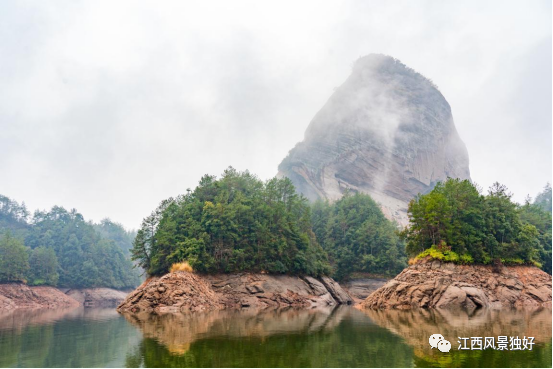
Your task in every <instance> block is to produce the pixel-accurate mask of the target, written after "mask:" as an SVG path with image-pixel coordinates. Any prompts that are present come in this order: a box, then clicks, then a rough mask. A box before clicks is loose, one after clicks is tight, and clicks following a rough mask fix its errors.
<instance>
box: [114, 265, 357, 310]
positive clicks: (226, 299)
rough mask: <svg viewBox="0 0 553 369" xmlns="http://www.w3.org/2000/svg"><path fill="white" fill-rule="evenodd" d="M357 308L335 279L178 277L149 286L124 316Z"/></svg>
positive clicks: (150, 282)
mask: <svg viewBox="0 0 553 369" xmlns="http://www.w3.org/2000/svg"><path fill="white" fill-rule="evenodd" d="M327 286H329V287H327ZM351 303H352V299H351V298H350V297H349V295H348V294H347V292H345V291H344V290H343V289H342V288H341V287H340V286H339V285H338V284H337V283H336V282H335V281H333V280H332V279H330V278H324V279H322V280H318V279H315V278H311V277H306V278H304V279H302V278H299V277H292V276H286V275H268V274H250V273H244V274H218V275H197V274H193V273H187V272H176V273H169V274H166V275H164V276H163V277H153V278H150V279H148V280H147V281H145V282H144V283H143V284H142V285H141V286H140V287H138V288H137V289H136V290H135V291H134V292H132V293H131V294H130V295H129V296H128V297H127V298H126V300H125V301H124V302H123V303H122V304H121V305H120V306H119V307H118V311H120V312H133V313H138V312H156V313H166V312H179V311H180V312H187V311H210V310H220V309H227V308H230V309H237V308H243V307H252V308H268V307H315V306H318V307H323V306H333V305H337V304H351Z"/></svg>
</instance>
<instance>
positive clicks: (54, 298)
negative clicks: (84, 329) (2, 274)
mask: <svg viewBox="0 0 553 369" xmlns="http://www.w3.org/2000/svg"><path fill="white" fill-rule="evenodd" d="M80 305H81V304H80V303H79V302H78V301H77V300H75V299H73V298H71V297H69V296H67V295H66V294H64V293H63V292H61V291H60V290H58V289H57V288H54V287H46V286H40V287H29V286H27V285H25V284H22V283H7V284H0V310H15V309H35V308H68V307H77V306H80Z"/></svg>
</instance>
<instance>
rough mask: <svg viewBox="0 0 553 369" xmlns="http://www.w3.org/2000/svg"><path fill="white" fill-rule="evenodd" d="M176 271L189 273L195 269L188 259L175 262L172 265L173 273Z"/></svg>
mask: <svg viewBox="0 0 553 369" xmlns="http://www.w3.org/2000/svg"><path fill="white" fill-rule="evenodd" d="M174 272H188V273H194V269H192V267H191V266H190V264H188V262H187V261H184V262H182V263H174V264H173V265H171V273H174Z"/></svg>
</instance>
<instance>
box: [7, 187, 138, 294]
mask: <svg viewBox="0 0 553 369" xmlns="http://www.w3.org/2000/svg"><path fill="white" fill-rule="evenodd" d="M133 237H134V234H133V233H131V232H127V231H125V229H124V228H123V227H122V226H121V225H119V224H117V223H113V222H111V221H110V220H109V219H105V220H103V221H102V222H100V223H99V224H93V223H90V222H86V221H85V220H84V218H83V216H82V215H81V214H80V213H78V212H77V211H76V210H74V209H73V210H71V211H67V210H66V209H64V208H62V207H59V206H54V207H53V208H52V209H51V210H50V211H48V212H44V211H36V212H35V213H34V215H33V216H32V217H30V216H29V212H28V211H27V209H26V207H25V205H24V204H21V205H20V204H18V203H17V202H16V201H14V200H11V199H9V198H7V197H5V196H0V282H27V283H28V284H30V285H50V286H63V287H111V288H132V287H135V286H137V285H138V283H139V281H140V277H139V273H138V271H137V270H136V269H133V265H132V262H131V260H130V248H131V247H132V239H133Z"/></svg>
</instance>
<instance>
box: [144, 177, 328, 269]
mask: <svg viewBox="0 0 553 369" xmlns="http://www.w3.org/2000/svg"><path fill="white" fill-rule="evenodd" d="M133 258H134V259H135V260H137V261H138V263H139V265H140V266H141V267H143V268H144V269H145V270H146V271H147V272H148V274H150V275H160V274H164V273H167V271H168V270H169V268H170V267H171V265H172V264H173V263H176V262H182V261H187V262H188V263H189V264H190V265H191V266H192V267H193V268H194V269H195V270H196V271H199V272H210V273H213V272H237V271H254V272H268V273H288V274H306V275H315V276H316V275H320V274H327V273H329V271H330V267H329V265H328V262H327V258H326V254H325V253H324V251H323V250H322V248H321V247H320V246H319V244H318V243H317V241H316V238H315V235H314V234H313V232H312V230H311V221H310V208H309V205H308V203H307V200H306V199H305V198H303V197H300V196H298V195H297V194H296V192H295V189H294V186H293V185H292V182H291V181H290V180H289V179H276V178H274V179H271V180H269V181H267V182H265V183H264V182H262V181H260V180H259V179H257V178H256V177H255V176H253V175H251V174H250V173H248V172H247V171H246V172H237V171H236V170H234V169H233V168H229V169H227V170H225V172H224V174H223V176H222V177H221V178H220V179H216V178H215V177H214V176H209V175H206V176H204V177H203V178H202V179H201V181H200V183H199V185H198V187H196V189H195V190H194V191H192V192H189V193H188V194H186V195H182V196H179V197H178V198H176V199H169V200H165V201H163V202H162V203H161V205H160V206H159V207H158V209H156V210H155V211H154V212H153V213H152V214H151V215H150V216H149V217H147V218H146V219H144V221H143V223H142V227H141V229H140V230H139V231H138V233H137V236H136V239H135V242H134V249H133Z"/></svg>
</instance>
